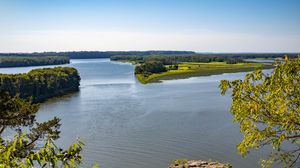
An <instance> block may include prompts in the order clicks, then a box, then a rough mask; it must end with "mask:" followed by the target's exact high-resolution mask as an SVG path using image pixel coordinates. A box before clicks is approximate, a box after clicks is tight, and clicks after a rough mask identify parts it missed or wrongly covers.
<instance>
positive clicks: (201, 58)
mask: <svg viewBox="0 0 300 168" xmlns="http://www.w3.org/2000/svg"><path fill="white" fill-rule="evenodd" d="M110 59H111V60H112V61H134V62H136V63H145V62H161V63H163V64H164V65H172V64H176V63H179V62H227V63H230V64H235V63H238V62H243V59H241V58H235V57H226V56H207V55H179V56H178V55H176V56H175V55H174V56H166V55H156V56H113V57H111V58H110Z"/></svg>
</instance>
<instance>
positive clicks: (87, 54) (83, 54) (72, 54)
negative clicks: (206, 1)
mask: <svg viewBox="0 0 300 168" xmlns="http://www.w3.org/2000/svg"><path fill="white" fill-rule="evenodd" d="M286 54H288V55H289V57H290V58H294V57H296V56H297V53H196V52H193V51H168V50H149V51H68V52H34V53H0V57H47V56H64V57H68V58H70V59H89V58H111V57H115V58H116V57H119V56H121V57H124V58H125V56H138V57H141V56H180V55H183V56H184V55H196V56H202V57H207V56H209V57H227V58H240V59H253V58H283V57H284V55H286Z"/></svg>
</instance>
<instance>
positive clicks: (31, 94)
mask: <svg viewBox="0 0 300 168" xmlns="http://www.w3.org/2000/svg"><path fill="white" fill-rule="evenodd" d="M79 82H80V76H79V74H78V71H77V70H76V69H75V68H71V67H56V68H42V69H34V70H31V71H30V72H28V73H23V74H0V92H8V93H9V95H11V96H16V95H18V96H19V97H20V98H24V99H26V98H32V101H33V102H41V101H44V100H46V99H48V98H51V97H54V96H60V95H63V94H65V93H68V92H73V91H78V90H79Z"/></svg>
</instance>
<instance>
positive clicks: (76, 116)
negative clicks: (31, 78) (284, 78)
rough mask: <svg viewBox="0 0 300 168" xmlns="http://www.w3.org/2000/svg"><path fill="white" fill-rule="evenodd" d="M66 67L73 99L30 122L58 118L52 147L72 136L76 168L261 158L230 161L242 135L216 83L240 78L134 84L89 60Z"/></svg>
mask: <svg viewBox="0 0 300 168" xmlns="http://www.w3.org/2000/svg"><path fill="white" fill-rule="evenodd" d="M68 66H72V67H75V68H77V69H78V70H79V73H80V75H81V78H82V81H81V87H80V92H78V93H74V94H69V95H66V96H63V97H61V98H55V99H51V100H49V101H47V102H45V103H43V104H42V106H41V108H40V110H39V113H38V115H37V118H38V120H40V121H44V120H47V119H50V118H53V117H54V116H58V117H59V118H61V119H62V121H61V123H62V127H61V131H62V133H61V139H60V140H58V143H59V144H61V145H63V146H66V145H67V144H69V143H72V142H74V141H75V140H76V138H77V137H80V138H81V139H83V140H84V141H85V143H86V146H85V150H84V153H83V155H84V163H83V165H82V167H89V166H90V165H91V164H92V163H98V164H99V165H100V167H101V168H120V167H126V168H154V167H155V168H160V167H161V168H166V167H167V166H168V164H169V163H170V162H171V161H172V160H174V159H183V158H188V159H212V160H219V161H222V162H230V163H231V164H232V165H233V166H234V167H245V168H247V167H248V168H253V167H259V165H258V161H259V158H260V157H262V156H264V155H265V154H266V151H265V150H260V151H258V152H252V153H251V154H250V155H248V156H247V157H246V158H242V157H240V156H239V155H237V152H236V148H235V147H236V144H237V143H238V142H239V141H240V140H241V138H242V136H241V135H240V133H239V128H238V125H237V124H233V123H232V116H231V114H230V113H229V111H228V109H229V107H230V103H231V100H230V97H229V96H225V97H222V96H220V93H219V88H218V84H219V80H221V79H228V80H233V79H237V78H242V77H243V76H244V75H245V73H231V74H223V75H214V76H207V77H194V78H189V79H182V80H173V81H164V82H162V83H156V84H148V85H141V84H139V83H138V81H136V79H135V78H134V76H133V66H132V65H129V64H125V63H113V62H110V61H109V60H107V59H92V60H72V61H71V64H70V65H68ZM50 67H51V66H50ZM35 68H36V67H35ZM30 69H32V67H26V68H4V69H0V72H1V73H17V72H27V71H29V70H30Z"/></svg>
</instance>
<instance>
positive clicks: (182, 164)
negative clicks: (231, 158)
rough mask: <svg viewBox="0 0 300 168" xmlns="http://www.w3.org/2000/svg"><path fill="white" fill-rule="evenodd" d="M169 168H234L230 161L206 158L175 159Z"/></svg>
mask: <svg viewBox="0 0 300 168" xmlns="http://www.w3.org/2000/svg"><path fill="white" fill-rule="evenodd" d="M169 168H232V166H231V165H230V164H228V163H219V162H216V161H204V160H175V161H174V162H173V163H172V164H171V165H170V166H169Z"/></svg>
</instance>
